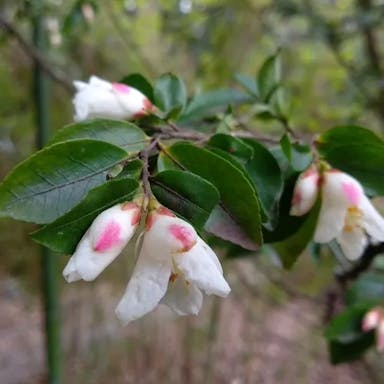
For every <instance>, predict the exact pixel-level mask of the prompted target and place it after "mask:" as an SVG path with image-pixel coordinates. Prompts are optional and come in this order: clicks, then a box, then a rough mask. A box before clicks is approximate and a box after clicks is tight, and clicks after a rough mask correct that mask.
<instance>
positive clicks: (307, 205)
mask: <svg viewBox="0 0 384 384" xmlns="http://www.w3.org/2000/svg"><path fill="white" fill-rule="evenodd" d="M318 189H319V173H318V172H317V169H316V168H315V167H311V168H309V169H307V170H306V171H305V172H303V173H302V174H301V175H300V176H299V178H298V180H297V182H296V185H295V189H294V190H293V197H292V205H291V211H290V214H291V215H292V216H302V215H305V214H306V213H308V212H309V210H310V209H311V208H312V207H313V205H314V204H315V201H316V198H317V193H318Z"/></svg>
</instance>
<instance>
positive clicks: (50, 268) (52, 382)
mask: <svg viewBox="0 0 384 384" xmlns="http://www.w3.org/2000/svg"><path fill="white" fill-rule="evenodd" d="M42 2H43V0H35V4H34V5H36V11H37V12H36V15H35V17H34V19H33V42H34V45H35V47H36V48H38V49H39V50H40V51H41V52H44V50H46V43H45V42H46V39H45V36H44V34H45V33H44V32H45V31H44V24H43V22H44V19H43V17H42V15H41V10H42V8H43V4H42ZM34 99H35V108H36V123H37V129H38V130H37V143H36V144H37V147H38V148H41V147H43V146H44V144H45V143H46V142H47V140H48V136H49V125H50V116H49V100H50V81H49V79H48V77H47V75H46V73H44V70H43V68H42V67H41V65H40V63H39V62H37V61H35V65H34ZM41 270H42V271H41V272H42V294H43V304H44V315H45V319H44V320H45V338H46V358H47V369H48V377H47V383H49V384H59V383H60V382H61V362H62V360H61V343H60V325H59V297H58V296H59V295H58V287H57V279H56V270H57V265H56V259H55V257H54V255H52V254H51V253H50V252H49V251H48V250H47V249H42V252H41Z"/></svg>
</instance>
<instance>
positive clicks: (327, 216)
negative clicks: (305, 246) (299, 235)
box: [314, 196, 347, 243]
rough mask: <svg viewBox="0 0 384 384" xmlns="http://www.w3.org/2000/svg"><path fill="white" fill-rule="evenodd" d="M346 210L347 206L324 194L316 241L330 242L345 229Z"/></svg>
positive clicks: (315, 236)
mask: <svg viewBox="0 0 384 384" xmlns="http://www.w3.org/2000/svg"><path fill="white" fill-rule="evenodd" d="M346 212H347V206H343V205H339V204H337V203H336V204H335V203H334V202H333V201H332V200H330V199H328V198H327V197H326V196H324V197H323V200H322V202H321V208H320V213H319V217H318V219H317V224H316V230H315V235H314V240H315V242H317V243H328V242H330V241H331V240H332V239H334V238H335V237H337V235H338V234H339V233H341V231H342V230H343V226H344V220H345V215H346Z"/></svg>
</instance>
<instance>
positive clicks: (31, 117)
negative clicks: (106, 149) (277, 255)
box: [0, 0, 384, 384]
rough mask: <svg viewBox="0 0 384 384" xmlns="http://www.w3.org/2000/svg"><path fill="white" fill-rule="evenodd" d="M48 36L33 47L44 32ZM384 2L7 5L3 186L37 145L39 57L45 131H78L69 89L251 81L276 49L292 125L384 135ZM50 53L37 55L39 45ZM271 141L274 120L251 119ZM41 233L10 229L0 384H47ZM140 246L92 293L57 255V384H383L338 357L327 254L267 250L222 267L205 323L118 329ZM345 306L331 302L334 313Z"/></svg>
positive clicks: (154, 322)
mask: <svg viewBox="0 0 384 384" xmlns="http://www.w3.org/2000/svg"><path fill="white" fill-rule="evenodd" d="M37 20H39V22H42V29H43V33H44V35H45V36H46V41H45V42H44V44H43V45H42V46H41V47H44V51H42V50H41V49H40V50H37V49H36V48H35V46H34V42H35V44H36V36H34V32H35V33H36V29H34V28H35V27H36V23H37ZM383 41H384V1H379V0H377V1H375V0H316V1H315V0H238V1H237V0H163V1H160V0H158V1H156V0H136V1H135V0H109V1H102V0H92V1H88V0H77V1H72V0H45V1H42V0H39V1H37V0H35V1H33V0H29V1H28V0H24V1H23V0H0V89H1V91H0V179H2V178H3V177H4V176H5V174H6V173H7V172H8V171H9V170H10V169H11V168H12V166H13V165H15V164H16V163H18V162H19V161H21V160H22V159H24V158H25V157H26V156H27V155H29V154H30V153H32V152H33V151H34V150H35V149H36V137H37V136H36V135H37V133H36V132H37V124H36V117H35V106H34V102H35V97H36V93H35V91H34V85H33V84H34V70H33V68H34V60H37V62H38V63H39V65H40V66H41V67H44V69H45V71H46V73H48V77H49V78H50V79H51V81H50V84H49V86H50V95H51V96H50V108H49V112H50V117H51V124H50V125H51V131H52V132H53V131H55V130H57V129H60V128H61V127H62V126H63V125H66V124H68V123H70V122H72V114H73V110H72V104H71V97H72V90H71V82H72V80H74V79H82V80H86V79H88V77H89V76H90V75H92V74H96V75H99V76H101V77H103V78H106V79H108V80H111V81H118V80H119V79H121V78H122V77H124V76H125V75H127V74H129V73H134V72H140V73H142V74H143V75H144V76H146V77H147V78H149V79H150V80H154V79H155V78H156V77H157V76H159V75H160V74H162V73H164V72H168V71H172V72H175V73H176V74H178V75H180V76H181V77H183V79H184V80H185V82H186V84H187V85H188V89H189V92H190V94H191V95H192V94H194V93H197V92H199V91H201V90H209V89H215V88H222V87H227V86H232V85H233V84H234V80H233V76H234V74H235V73H238V72H239V73H244V74H248V75H254V74H255V73H256V71H257V69H258V68H259V67H260V64H261V63H262V62H263V60H264V59H265V57H266V56H268V55H270V54H272V53H274V52H275V51H276V49H277V48H278V47H281V48H282V59H283V77H284V82H285V84H286V86H287V88H288V89H289V91H290V93H291V96H292V99H293V107H292V111H293V112H292V124H291V125H292V126H293V127H294V128H295V129H296V130H297V131H299V132H301V133H302V134H310V133H316V132H320V131H322V130H325V129H327V128H330V127H331V126H335V125H340V124H344V123H351V122H353V123H355V124H361V125H364V126H367V127H370V128H372V129H373V130H376V131H380V130H382V129H383V128H384V61H383V59H382V58H383V57H384V56H383V55H384V52H383V50H384V43H383ZM41 47H40V48H41ZM253 124H254V126H253V127H252V128H253V129H255V130H260V131H261V132H266V133H268V130H271V132H275V131H276V129H275V127H273V124H272V126H271V123H265V122H263V121H257V120H255V121H254V122H253ZM34 228H35V227H34V226H33V225H27V224H22V223H19V222H15V221H11V220H4V219H2V220H0V244H1V246H0V340H1V341H0V382H1V383H2V384H16V383H44V382H45V372H46V368H45V357H44V334H43V329H44V324H43V323H44V317H43V311H42V308H43V307H42V299H41V286H42V284H41V272H40V270H41V268H40V266H41V249H40V248H39V247H38V246H37V245H35V244H34V243H32V241H31V240H30V239H29V237H28V234H29V233H30V232H31V231H32V230H33V229H34ZM131 254H132V252H131V250H129V249H128V250H127V251H126V253H125V254H124V255H121V256H120V257H119V259H118V260H117V261H116V262H115V263H113V265H111V267H109V268H108V270H107V271H106V272H105V273H103V275H102V276H101V277H100V278H98V279H97V281H95V282H93V283H87V284H83V283H76V284H73V285H67V284H65V283H64V280H63V279H62V277H61V269H62V267H63V266H64V265H65V263H66V261H67V257H66V256H62V255H57V259H58V262H59V266H58V269H57V271H56V272H57V279H58V281H59V295H60V310H61V325H62V331H61V339H62V345H63V351H62V356H63V383H69V382H70V383H73V384H75V383H82V384H88V383H92V384H99V383H100V384H101V383H109V382H113V383H143V384H144V383H145V384H146V383H186V384H188V383H231V384H243V383H244V384H245V383H250V384H251V383H297V384H299V383H343V384H355V383H356V384H358V383H382V382H384V370H383V364H382V362H383V357H380V356H379V355H377V354H376V353H375V352H374V351H371V352H370V353H369V354H368V355H367V356H366V358H365V359H364V360H363V361H359V362H357V363H353V364H346V365H342V366H337V367H335V366H331V365H330V364H329V363H328V357H327V350H326V344H325V341H324V340H323V338H322V332H323V325H324V322H325V321H326V319H327V316H328V313H329V310H330V309H329V307H330V305H331V304H332V305H333V304H335V303H333V302H332V297H333V289H334V282H333V277H332V275H333V269H334V267H335V266H334V262H333V260H332V259H331V257H327V256H324V257H322V258H316V257H314V256H313V255H312V256H311V255H310V254H306V255H304V257H302V258H301V259H300V261H299V263H298V264H297V265H296V266H295V267H294V269H293V270H292V271H290V272H285V271H283V270H281V269H280V268H279V267H278V266H277V265H276V263H274V259H273V256H271V255H270V254H268V252H264V253H263V254H259V255H257V256H256V257H250V258H246V259H232V260H226V261H225V262H224V268H225V269H226V271H227V275H228V280H229V282H230V285H231V287H232V293H231V295H230V298H229V299H226V300H225V301H223V300H220V299H210V298H207V299H206V300H205V304H204V309H203V310H202V312H201V313H200V315H199V316H198V317H187V318H179V317H176V316H175V315H173V314H172V313H171V312H170V311H168V309H167V308H158V309H157V310H156V311H155V312H154V313H152V314H150V315H148V316H146V317H145V318H144V319H143V320H140V321H138V322H136V323H133V324H131V325H129V326H128V327H125V328H124V327H122V326H121V325H120V324H119V323H118V321H117V320H116V318H115V315H114V308H115V306H116V304H117V302H118V300H119V299H120V296H121V295H122V293H123V291H124V289H125V285H126V283H127V280H128V277H129V274H130V270H131V268H132V257H130V255H131ZM336 305H337V303H336Z"/></svg>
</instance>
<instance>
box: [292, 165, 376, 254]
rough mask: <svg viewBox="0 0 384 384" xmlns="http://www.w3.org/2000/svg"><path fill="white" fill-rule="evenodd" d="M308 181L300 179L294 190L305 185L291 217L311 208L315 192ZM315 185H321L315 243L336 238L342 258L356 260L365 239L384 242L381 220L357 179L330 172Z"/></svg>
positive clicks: (324, 174)
mask: <svg viewBox="0 0 384 384" xmlns="http://www.w3.org/2000/svg"><path fill="white" fill-rule="evenodd" d="M309 181H310V180H308V178H305V177H303V178H299V180H298V182H297V185H296V187H295V190H296V189H299V188H300V191H302V190H304V189H305V188H304V187H303V186H302V185H303V184H304V182H306V183H307V184H305V186H306V196H307V197H306V199H304V201H305V204H302V205H301V206H300V205H298V204H296V205H295V204H294V203H295V201H293V205H292V209H291V214H296V215H298V216H300V215H303V214H305V213H306V212H308V210H309V209H311V207H312V206H313V205H314V203H315V200H316V196H317V193H316V191H315V192H314V187H313V182H312V187H308V184H309ZM317 184H320V192H321V208H320V213H319V217H318V221H317V225H316V230H315V235H314V240H315V242H317V243H328V242H330V241H331V240H333V239H336V240H337V242H338V243H339V244H340V246H341V249H342V251H343V253H344V255H345V256H346V257H347V258H348V259H350V260H356V259H358V258H359V257H360V256H361V254H362V253H363V252H364V249H365V247H366V246H367V244H368V236H370V238H371V240H373V241H384V219H383V218H382V217H381V216H380V214H379V213H378V212H377V211H376V209H375V208H374V206H373V205H372V204H371V202H370V201H369V199H368V197H367V196H365V194H364V190H363V188H362V186H361V184H360V183H359V182H358V181H357V180H356V179H354V178H353V177H352V176H350V175H348V174H346V173H343V172H341V171H338V170H336V169H331V170H329V171H325V172H324V173H323V175H322V176H321V178H320V179H319V180H318V181H317ZM300 186H301V187H300ZM308 196H309V197H308ZM303 207H304V208H303Z"/></svg>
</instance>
